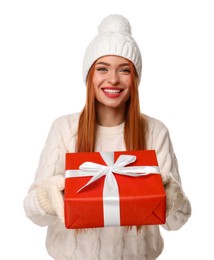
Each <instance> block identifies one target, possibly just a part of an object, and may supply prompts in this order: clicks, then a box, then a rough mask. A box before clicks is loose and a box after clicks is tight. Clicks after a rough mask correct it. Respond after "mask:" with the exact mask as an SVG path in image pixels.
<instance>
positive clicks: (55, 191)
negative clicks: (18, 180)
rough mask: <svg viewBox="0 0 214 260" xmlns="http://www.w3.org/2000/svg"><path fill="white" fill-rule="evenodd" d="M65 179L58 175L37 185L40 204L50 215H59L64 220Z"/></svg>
mask: <svg viewBox="0 0 214 260" xmlns="http://www.w3.org/2000/svg"><path fill="white" fill-rule="evenodd" d="M64 187H65V179H64V177H63V176H62V175H56V176H53V177H50V178H48V179H46V180H43V181H42V182H41V183H40V184H39V185H38V187H37V198H38V202H39V204H40V206H41V207H42V208H43V209H44V210H45V212H46V213H47V214H49V215H57V216H58V217H59V218H60V220H61V221H62V222H64V200H63V193H62V191H63V190H64Z"/></svg>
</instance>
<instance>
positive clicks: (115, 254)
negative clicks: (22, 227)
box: [24, 114, 191, 260]
mask: <svg viewBox="0 0 214 260" xmlns="http://www.w3.org/2000/svg"><path fill="white" fill-rule="evenodd" d="M78 120H79V114H73V115H68V116H63V117H61V118H58V119H57V120H56V121H55V122H54V123H53V126H52V127H51V130H50V133H49V136H48V138H47V142H46V144H45V147H44V149H43V152H42V154H41V158H40V162H39V166H38V169H37V172H36V177H35V182H34V183H33V185H32V186H31V188H30V190H29V193H28V195H27V196H26V198H25V201H24V207H25V211H26V214H27V216H28V217H29V218H30V219H31V220H32V221H33V222H34V223H36V224H38V225H40V226H45V225H47V226H48V232H47V239H46V247H47V250H48V253H49V254H50V255H51V256H52V257H53V258H54V259H55V260H82V259H87V260H110V259H111V260H122V259H123V260H130V259H131V260H155V259H156V258H157V257H158V256H159V255H160V253H161V252H162V250H163V240H162V237H161V234H160V230H159V226H158V225H154V226H143V227H142V229H141V230H140V232H137V230H136V227H132V228H131V229H130V230H128V229H127V228H126V227H112V228H97V229H87V230H82V231H81V232H78V233H76V231H75V230H70V229H66V228H65V226H64V224H63V223H62V222H61V221H60V219H59V217H58V215H56V214H55V215H50V214H47V213H44V209H43V208H42V207H41V205H40V203H38V199H37V192H35V191H36V190H37V188H38V186H39V185H40V184H41V183H42V182H43V180H45V179H49V178H50V177H52V176H54V175H62V176H64V169H65V153H66V152H74V151H75V144H76V135H77V127H78ZM146 120H147V121H148V147H147V148H148V149H154V150H156V152H157V158H158V163H159V166H160V170H161V172H164V174H166V175H167V176H168V175H172V176H173V178H174V179H175V180H176V182H177V184H178V186H180V188H181V185H180V176H179V173H178V168H177V161H176V157H175V155H174V151H173V147H172V144H171V141H170V137H169V132H168V130H167V128H166V127H165V126H164V125H163V124H162V123H161V122H160V121H158V120H156V119H153V118H151V117H147V116H146ZM123 128H124V124H121V125H119V126H117V127H113V128H112V127H103V126H99V127H98V131H97V142H96V151H113V150H125V144H124V138H123V135H124V129H123ZM167 183H168V181H166V184H167ZM169 183H170V182H169ZM180 190H181V192H183V191H182V189H180ZM183 198H184V200H183V201H182V202H179V203H178V204H180V205H179V206H178V207H177V206H176V207H174V210H170V211H169V214H168V216H167V220H166V224H165V225H163V227H164V228H165V229H167V230H176V229H179V228H180V227H182V225H184V224H185V223H186V221H187V220H188V218H189V216H190V214H191V207H190V203H189V201H188V198H187V197H186V196H185V195H184V194H183ZM52 205H53V204H52Z"/></svg>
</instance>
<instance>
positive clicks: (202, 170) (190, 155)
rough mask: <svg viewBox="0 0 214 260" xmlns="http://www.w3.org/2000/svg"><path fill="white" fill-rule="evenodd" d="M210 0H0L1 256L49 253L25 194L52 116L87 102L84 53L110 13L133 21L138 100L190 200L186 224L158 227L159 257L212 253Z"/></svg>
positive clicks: (213, 21) (213, 41)
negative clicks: (164, 135) (159, 126)
mask: <svg viewBox="0 0 214 260" xmlns="http://www.w3.org/2000/svg"><path fill="white" fill-rule="evenodd" d="M212 2H213V1H212V0H210V1H209V0H201V1H198V0H179V1H175V0H168V1H167V0H162V1H159V0H150V1H146V0H142V1H134V0H132V1H126V0H123V1H122V0H117V1H115V0H108V1H92V0H91V1H83V0H78V1H63V0H61V1H54V0H51V1H48V0H42V1H41V0H36V1H30V0H26V1H24V0H19V1H15V0H14V1H11V0H5V1H4V0H3V1H1V2H0V122H1V123H0V125H1V126H0V131H1V134H0V152H1V154H0V162H1V167H0V169H1V173H0V174H1V175H0V180H1V185H0V186H1V188H0V198H1V204H0V205H1V206H0V207H1V214H0V218H1V231H0V237H1V241H2V242H1V252H0V259H26V260H27V259H31V260H38V259H44V260H45V259H51V258H50V257H49V256H48V255H47V253H46V249H45V233H46V229H45V228H40V227H39V226H36V225H34V224H33V223H32V222H31V221H30V220H29V219H28V218H27V217H26V216H25V212H24V210H23V200H24V198H25V196H26V194H27V191H28V188H29V187H30V184H31V183H32V182H33V178H34V173H35V170H36V167H37V163H38V159H39V155H40V152H41V150H42V148H43V145H44V142H45V139H46V136H47V134H48V131H49V128H50V126H51V123H52V121H53V120H54V119H55V118H57V117H58V116H61V115H64V114H68V113H73V112H77V111H80V110H81V109H82V107H83V105H84V102H85V86H84V83H83V80H82V74H81V73H82V58H83V53H84V51H85V48H86V46H87V45H88V43H89V41H90V40H91V39H92V38H93V37H94V36H95V35H96V33H97V25H98V24H99V23H100V21H101V19H102V18H103V17H104V16H106V15H108V14H112V13H119V14H122V15H124V16H125V17H127V18H128V19H129V21H130V23H131V25H132V32H133V36H134V38H135V39H136V41H137V42H138V44H139V46H140V49H141V51H142V57H143V74H142V81H141V86H140V98H141V109H142V111H143V112H144V113H146V114H149V115H150V116H153V117H156V118H158V119H160V120H161V121H163V122H164V123H165V124H166V125H167V127H168V128H169V130H170V133H171V138H172V141H173V145H174V150H175V152H176V155H177V158H178V161H179V166H180V174H181V178H182V182H183V188H184V190H185V192H186V194H187V196H188V197H189V199H190V201H191V203H192V217H191V218H190V220H189V222H188V223H187V224H186V225H185V226H183V228H182V229H180V230H179V231H176V232H166V231H165V230H163V229H162V228H161V231H162V235H163V237H164V240H165V249H164V251H163V253H162V255H161V256H160V257H159V258H158V259H160V260H163V259H164V260H166V259H169V260H172V259H173V260H178V259H179V260H180V259H184V260H186V259H214V252H213V249H212V247H213V239H210V237H213V232H214V228H213V214H214V210H213V205H214V204H213V198H214V192H213V190H214V188H213V174H214V172H213V167H212V163H213V156H214V154H213V146H214V140H213V132H214V124H213V111H212V110H213V109H214V107H213V94H212V93H213V92H211V91H212V89H213V88H214V47H213V46H214V28H213V25H214V16H213V13H214V10H213V9H214V8H213V7H212ZM208 235H210V236H209V237H208ZM2 243H3V245H2Z"/></svg>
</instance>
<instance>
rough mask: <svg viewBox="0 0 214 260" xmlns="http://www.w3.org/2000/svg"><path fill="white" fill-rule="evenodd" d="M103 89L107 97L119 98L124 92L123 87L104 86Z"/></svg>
mask: <svg viewBox="0 0 214 260" xmlns="http://www.w3.org/2000/svg"><path fill="white" fill-rule="evenodd" d="M102 91H103V92H104V94H105V95H106V96H107V97H110V98H117V97H119V96H120V95H121V93H122V92H123V89H121V88H115V87H104V88H102Z"/></svg>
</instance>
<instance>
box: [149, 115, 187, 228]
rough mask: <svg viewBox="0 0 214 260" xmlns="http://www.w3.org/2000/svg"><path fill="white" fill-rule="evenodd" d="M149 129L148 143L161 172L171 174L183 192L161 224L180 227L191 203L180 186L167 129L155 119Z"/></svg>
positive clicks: (185, 218) (175, 160) (168, 226)
mask: <svg viewBox="0 0 214 260" xmlns="http://www.w3.org/2000/svg"><path fill="white" fill-rule="evenodd" d="M150 131H151V132H150V133H151V135H152V138H151V144H150V145H151V147H152V149H154V150H156V153H157V159H158V164H159V167H160V171H161V173H163V174H169V175H172V176H173V177H174V178H175V179H176V180H177V181H178V182H179V184H180V191H181V192H182V193H183V198H184V200H183V201H182V202H181V204H180V206H179V207H178V208H177V209H176V210H175V211H172V212H169V215H168V216H167V218H166V224H165V225H163V227H164V228H165V229H166V230H177V229H179V228H181V227H182V226H183V225H184V224H185V223H186V222H187V220H188V218H189V217H190V215H191V205H190V202H189V200H188V198H187V197H186V195H185V193H184V191H183V189H182V186H181V178H180V175H179V170H178V163H177V159H176V156H175V153H174V150H173V146H172V142H171V139H170V135H169V131H168V129H167V128H166V127H165V125H164V124H163V123H161V122H160V121H158V120H156V121H155V123H154V124H153V126H152V127H151V129H150Z"/></svg>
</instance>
